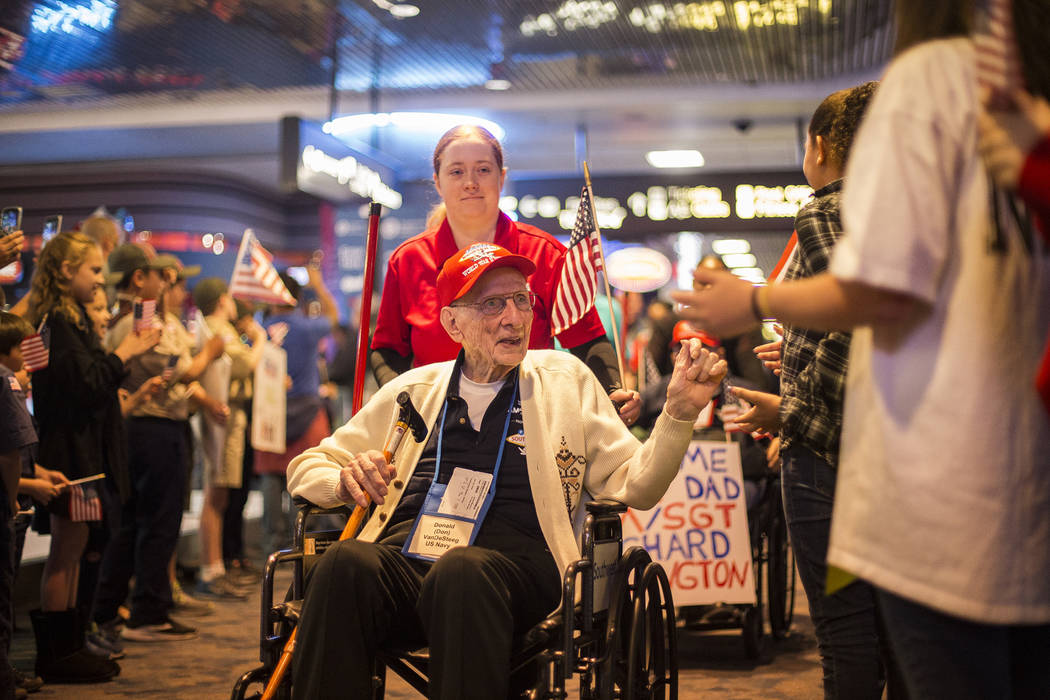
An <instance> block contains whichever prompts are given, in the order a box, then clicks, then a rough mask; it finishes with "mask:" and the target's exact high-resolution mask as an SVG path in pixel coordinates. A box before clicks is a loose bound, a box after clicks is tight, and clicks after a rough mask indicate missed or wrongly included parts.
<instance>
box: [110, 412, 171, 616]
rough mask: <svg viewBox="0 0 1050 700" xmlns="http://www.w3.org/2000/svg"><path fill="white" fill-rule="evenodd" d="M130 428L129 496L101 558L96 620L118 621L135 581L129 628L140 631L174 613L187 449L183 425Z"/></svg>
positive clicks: (133, 423)
mask: <svg viewBox="0 0 1050 700" xmlns="http://www.w3.org/2000/svg"><path fill="white" fill-rule="evenodd" d="M127 428H128V470H129V472H130V474H131V497H130V498H129V499H128V500H127V501H126V502H125V503H124V505H123V507H122V509H121V514H120V529H119V531H118V532H117V536H116V537H115V538H114V539H113V540H112V541H111V542H110V543H109V545H108V546H107V547H106V551H105V554H104V555H103V558H102V575H101V579H100V580H99V584H98V591H97V593H96V597H95V620H96V621H97V622H99V623H103V622H107V621H109V620H112V619H113V618H114V617H116V616H117V608H118V607H119V606H121V605H123V604H124V601H125V599H126V598H127V595H128V583H129V580H130V579H131V577H132V576H134V577H135V590H134V591H133V592H132V594H131V617H130V618H129V619H128V624H129V625H131V626H132V627H137V626H139V625H151V624H158V623H162V622H164V620H165V619H167V617H168V612H169V611H170V610H171V605H172V601H171V582H170V581H169V580H168V562H169V561H170V560H171V556H172V554H174V553H175V545H176V544H177V542H178V539H179V526H180V525H181V524H182V500H183V492H184V491H185V490H186V462H187V459H186V455H187V449H188V446H187V444H186V433H185V428H184V421H174V420H166V419H163V418H130V419H128V421H127Z"/></svg>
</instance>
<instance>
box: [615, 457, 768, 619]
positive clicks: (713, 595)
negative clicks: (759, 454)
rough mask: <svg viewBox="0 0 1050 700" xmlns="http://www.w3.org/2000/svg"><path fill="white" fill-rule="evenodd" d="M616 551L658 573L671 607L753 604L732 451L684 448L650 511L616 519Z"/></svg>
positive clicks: (743, 514)
mask: <svg viewBox="0 0 1050 700" xmlns="http://www.w3.org/2000/svg"><path fill="white" fill-rule="evenodd" d="M623 544H624V548H627V547H631V546H635V545H638V546H640V547H644V548H645V549H646V551H648V552H649V555H650V556H651V557H652V558H653V561H658V562H660V563H661V564H662V565H663V567H664V569H665V570H666V571H667V576H668V578H669V579H670V581H671V588H672V590H673V592H674V601H675V605H679V606H681V605H707V604H711V603H720V602H721V603H754V602H755V580H754V572H753V571H752V562H751V544H750V539H749V537H748V529H747V505H746V501H745V497H744V479H743V475H742V473H741V469H740V448H739V446H738V445H737V444H736V443H732V442H702V441H695V442H693V443H691V444H690V445H689V449H688V450H686V455H685V459H684V460H683V462H682V468H681V470H680V471H679V472H678V476H676V477H675V480H674V481H673V482H672V483H671V487H670V488H669V489H668V490H667V493H666V494H664V497H663V498H662V499H660V502H659V503H658V504H657V505H656V507H655V508H652V509H650V510H646V511H636V510H634V509H630V510H628V511H627V513H625V514H624V516H623Z"/></svg>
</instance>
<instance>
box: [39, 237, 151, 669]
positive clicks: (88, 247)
mask: <svg viewBox="0 0 1050 700" xmlns="http://www.w3.org/2000/svg"><path fill="white" fill-rule="evenodd" d="M102 284H103V277H102V252H101V251H100V249H99V247H98V245H97V244H96V243H95V242H94V241H93V240H91V239H90V238H88V237H86V236H84V235H83V234H79V233H63V234H60V235H58V236H56V237H55V238H53V239H51V240H50V241H49V242H48V244H47V245H46V246H45V247H44V250H43V251H42V252H41V254H40V260H39V262H38V265H37V270H36V274H35V275H34V277H33V283H32V288H31V291H30V300H29V313H28V315H27V320H29V322H30V323H31V324H32V325H33V326H34V327H38V326H39V327H40V328H41V331H42V332H41V335H42V336H45V337H46V338H47V344H48V345H49V360H48V365H47V367H45V368H42V369H39V370H37V371H36V372H34V374H33V389H34V406H35V410H36V418H37V421H38V423H39V428H40V454H39V460H38V461H39V462H40V464H41V465H43V466H44V467H46V468H48V469H55V470H58V471H60V472H62V473H63V474H65V475H66V477H68V478H69V479H71V480H74V479H79V478H82V477H86V476H92V475H94V474H98V473H105V475H106V482H108V484H109V485H110V488H113V489H115V490H116V491H117V492H118V493H120V494H122V495H123V494H126V493H127V492H128V490H129V484H128V473H127V466H126V460H127V455H126V449H127V448H126V440H125V437H124V423H123V421H122V420H120V403H119V400H118V398H117V389H118V387H119V386H120V382H121V380H122V379H123V378H124V374H125V370H124V363H125V362H126V361H127V360H128V359H129V358H131V357H133V356H135V355H138V354H141V353H143V352H145V351H146V350H148V349H149V348H151V347H153V346H154V345H156V343H157V341H158V339H159V332H158V331H156V330H153V331H146V332H142V333H131V334H129V335H128V337H127V338H126V339H125V342H123V343H122V344H121V345H120V346H119V347H117V348H116V349H115V350H114V352H112V353H107V352H106V351H104V350H103V349H102V346H101V343H100V342H99V339H98V336H97V335H96V333H95V332H94V330H93V329H92V326H91V323H90V322H89V319H88V315H87V311H86V309H85V308H84V305H85V304H87V303H90V301H91V299H92V297H93V296H94V294H95V289H96V288H98V287H99V286H101V285H102ZM56 500H58V499H56ZM53 503H54V501H53ZM49 508H50V507H49ZM87 534H88V526H87V524H86V523H85V522H74V521H73V520H72V519H71V518H70V512H69V510H68V507H67V510H66V511H65V512H64V513H58V512H55V510H52V512H51V551H50V554H49V555H48V561H47V564H46V566H45V568H44V576H43V580H42V581H41V586H40V588H41V610H36V611H33V612H32V613H31V616H32V620H33V628H34V631H35V633H36V638H37V661H36V671H37V674H38V675H40V676H41V677H43V678H44V679H45V680H46V681H49V682H89V681H98V680H106V679H108V678H112V677H113V676H115V675H116V674H117V673H118V672H119V671H120V667H119V666H117V664H116V663H115V662H113V661H110V660H108V659H105V658H103V657H99V656H94V655H92V654H89V653H88V652H86V651H85V650H84V648H83V646H84V627H83V621H81V620H79V619H78V617H79V616H78V614H77V613H76V590H77V588H76V585H77V568H78V566H79V562H80V555H81V553H82V551H83V549H84V544H85V541H86V539H87Z"/></svg>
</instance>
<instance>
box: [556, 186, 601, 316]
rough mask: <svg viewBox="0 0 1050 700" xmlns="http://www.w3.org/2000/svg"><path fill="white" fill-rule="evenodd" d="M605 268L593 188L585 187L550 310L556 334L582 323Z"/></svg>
mask: <svg viewBox="0 0 1050 700" xmlns="http://www.w3.org/2000/svg"><path fill="white" fill-rule="evenodd" d="M603 267H604V265H603V262H602V253H601V239H600V234H599V233H598V226H597V224H595V222H594V209H593V207H592V206H591V188H590V187H589V186H587V185H584V187H583V192H582V194H580V208H579V209H577V210H576V224H575V225H574V226H573V228H572V237H571V238H570V239H569V250H568V251H567V252H566V253H565V263H564V265H562V269H561V277H560V278H559V279H558V291H557V293H556V294H555V296H554V304H553V305H552V308H551V325H552V327H553V334H554V335H558V334H559V333H561V332H562V331H564V330H566V329H567V328H569V327H570V326H571V325H572V324H574V323H576V322H577V321H579V320H580V319H581V318H583V316H584V314H586V313H587V312H588V311H589V310H590V308H591V307H592V306H594V298H595V296H596V294H597V292H598V271H599V270H601V269H602V268H603Z"/></svg>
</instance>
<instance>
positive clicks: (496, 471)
mask: <svg viewBox="0 0 1050 700" xmlns="http://www.w3.org/2000/svg"><path fill="white" fill-rule="evenodd" d="M517 399H518V377H517V375H516V374H515V377H514V393H513V394H511V397H510V408H508V409H507V417H506V419H505V420H504V421H503V437H501V438H500V440H499V453H498V454H497V455H496V466H494V467H493V468H492V483H491V484H489V493H488V496H487V497H486V498H485V505H484V506H483V507H482V511H481V513H480V514H479V515H480V517H479V518H478V519H479V520H480V519H481V518H484V517H485V513H486V512H487V511H488V509H489V504H490V503H491V501H492V494H493V493H495V491H496V478H497V477H498V476H499V468H500V465H501V464H502V463H503V448H504V447H505V446H506V445H507V432H508V431H509V430H510V416H511V414H512V413H514V404H515V403H516V402H517ZM447 411H448V399H447V398H446V399H445V405H444V406H442V407H441V426H440V428H439V429H438V444H437V464H435V465H434V478H433V479H431V481H430V483H431V485H433V484H436V483H437V479H438V475H439V474H441V441H442V438H444V437H445V413H446V412H447Z"/></svg>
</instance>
